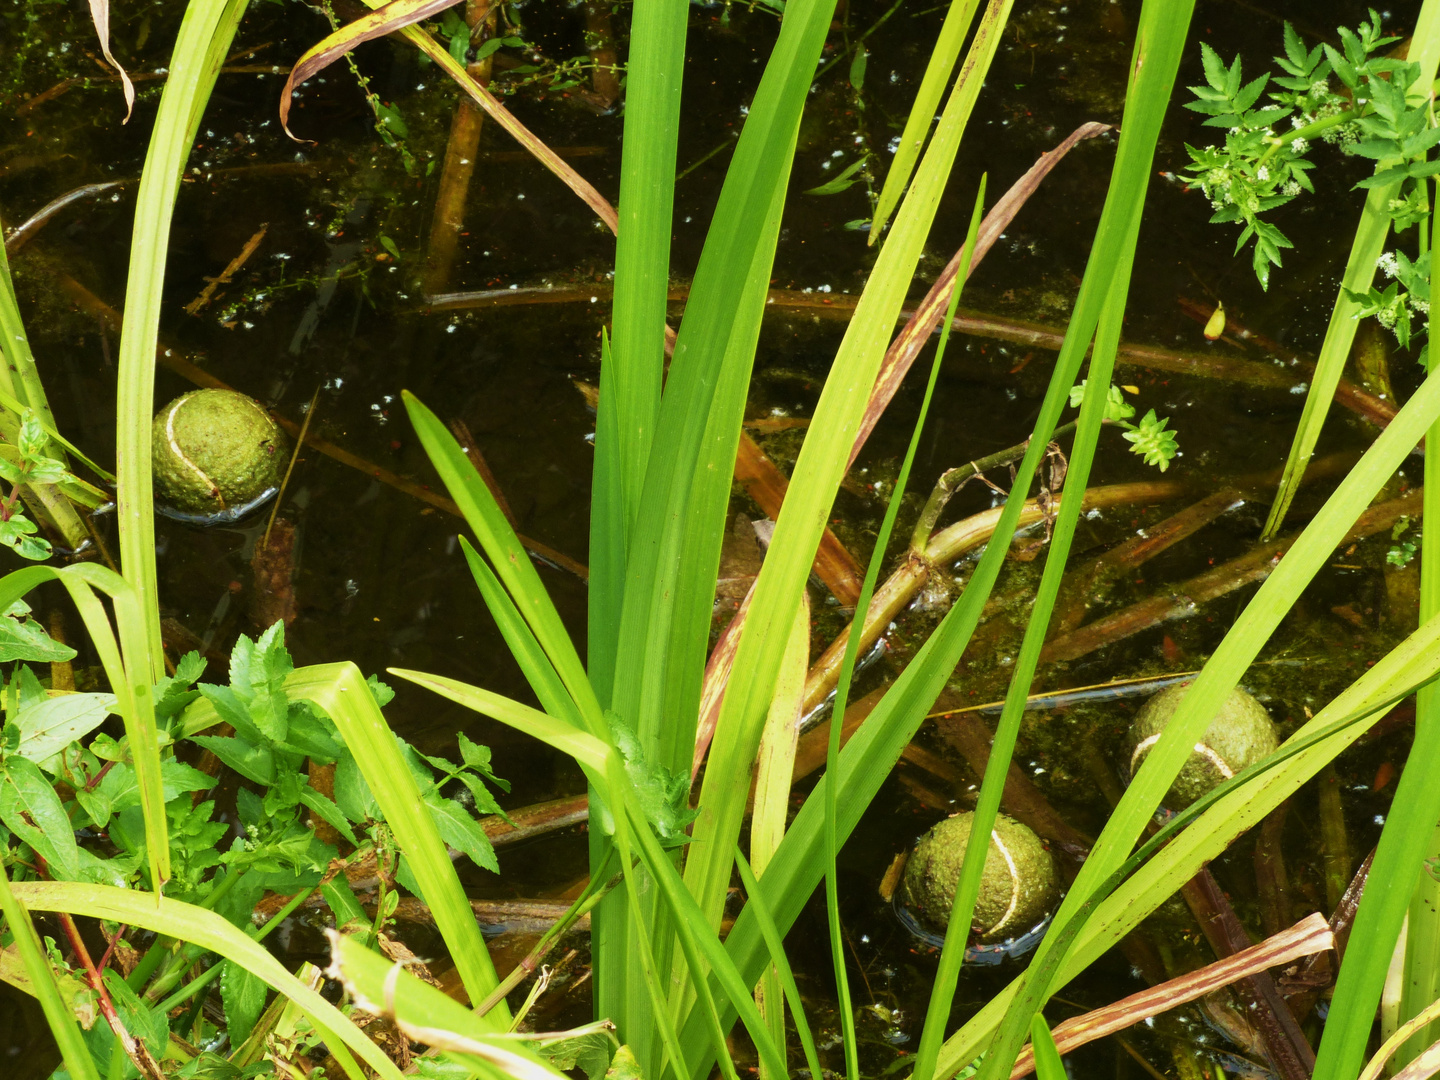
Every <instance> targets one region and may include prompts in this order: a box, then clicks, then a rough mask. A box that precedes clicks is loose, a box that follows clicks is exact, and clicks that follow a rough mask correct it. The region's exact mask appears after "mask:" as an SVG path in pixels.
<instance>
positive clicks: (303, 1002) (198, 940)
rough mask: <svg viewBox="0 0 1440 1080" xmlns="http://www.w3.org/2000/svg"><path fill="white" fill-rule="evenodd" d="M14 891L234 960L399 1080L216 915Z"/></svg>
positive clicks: (52, 889) (127, 898) (110, 892)
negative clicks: (142, 929)
mask: <svg viewBox="0 0 1440 1080" xmlns="http://www.w3.org/2000/svg"><path fill="white" fill-rule="evenodd" d="M11 888H12V890H13V891H14V894H15V898H16V899H17V900H19V901H20V903H22V904H24V905H25V906H26V907H28V908H29V909H30V910H31V911H65V912H69V913H70V914H71V915H84V916H87V917H89V918H92V919H108V920H111V921H113V922H121V923H126V924H128V925H130V926H139V927H142V928H144V929H146V930H153V931H155V932H156V933H160V934H168V935H172V936H174V937H178V938H181V939H183V940H185V941H188V942H190V943H192V944H194V945H199V946H200V947H201V948H204V949H208V950H209V951H210V952H213V953H218V954H219V955H220V956H223V957H225V958H226V959H227V960H233V961H235V963H237V964H239V965H240V966H241V967H243V968H244V969H245V970H246V971H248V972H250V973H251V974H253V975H255V976H257V977H259V978H261V979H263V980H264V981H265V982H266V983H267V984H268V985H269V986H270V987H271V988H272V989H274V990H277V991H278V992H280V993H281V994H283V995H285V997H287V998H289V999H290V1000H291V1001H293V1002H295V1004H296V1005H298V1006H300V1008H301V1009H303V1010H304V1011H305V1013H306V1014H307V1015H309V1017H310V1018H311V1020H312V1022H313V1023H314V1024H315V1026H316V1030H317V1031H319V1032H320V1034H321V1035H322V1037H324V1038H325V1039H326V1040H327V1041H330V1040H335V1041H337V1042H339V1043H343V1044H344V1045H345V1046H347V1047H349V1048H350V1049H351V1050H353V1051H354V1052H355V1053H356V1055H358V1056H359V1057H360V1059H361V1060H362V1061H364V1062H365V1064H366V1065H369V1066H370V1068H372V1069H374V1070H375V1071H376V1072H377V1073H379V1074H380V1075H381V1076H383V1077H385V1078H386V1080H401V1073H400V1070H399V1069H398V1068H396V1067H395V1063H394V1062H392V1061H391V1060H390V1059H389V1058H388V1057H386V1056H385V1053H384V1051H382V1050H381V1049H380V1048H379V1047H378V1046H376V1045H375V1044H374V1043H373V1042H371V1041H370V1040H369V1039H368V1038H367V1037H366V1036H365V1034H364V1033H363V1032H361V1031H360V1029H359V1028H357V1027H356V1026H355V1025H354V1024H353V1023H351V1022H350V1021H349V1020H348V1019H346V1018H345V1016H344V1015H343V1014H342V1013H341V1012H340V1010H339V1009H337V1008H335V1006H334V1005H331V1004H330V1003H329V1002H328V1001H326V1000H325V999H324V998H323V997H321V996H320V995H319V994H318V993H316V992H315V991H314V990H311V989H310V988H309V987H307V986H305V985H304V984H303V983H301V982H300V981H299V980H298V979H296V978H295V976H293V975H291V974H290V973H289V972H288V971H286V970H285V969H284V967H282V966H281V965H280V961H278V960H276V959H275V958H274V957H273V956H271V955H270V952H269V950H267V949H266V948H265V947H264V946H263V945H261V944H260V943H259V942H257V941H254V940H252V939H251V938H250V937H249V936H248V935H247V934H246V933H245V932H244V931H243V930H240V929H239V928H237V927H235V926H232V925H231V924H230V923H229V922H227V921H226V920H225V919H224V918H222V917H221V916H219V915H217V914H215V913H214V912H213V911H206V910H205V909H204V908H200V907H196V906H195V905H194V904H186V903H182V902H181V901H179V900H171V899H169V898H168V897H152V896H150V895H149V894H148V893H139V892H135V891H133V890H130V889H117V888H114V887H112V886H109V885H80V884H76V883H73V882H62V881H27V882H22V883H17V884H15V885H13V886H11ZM472 921H473V919H472Z"/></svg>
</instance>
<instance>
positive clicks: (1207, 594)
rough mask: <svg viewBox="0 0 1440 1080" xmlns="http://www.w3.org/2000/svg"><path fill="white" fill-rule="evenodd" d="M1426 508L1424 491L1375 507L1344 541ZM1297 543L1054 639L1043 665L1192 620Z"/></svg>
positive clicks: (1282, 543)
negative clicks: (1152, 628)
mask: <svg viewBox="0 0 1440 1080" xmlns="http://www.w3.org/2000/svg"><path fill="white" fill-rule="evenodd" d="M1421 508H1422V499H1421V489H1420V488H1415V489H1413V490H1411V491H1410V492H1408V493H1406V494H1405V495H1403V496H1401V497H1400V498H1398V499H1392V500H1390V501H1389V502H1385V503H1381V504H1380V505H1378V506H1372V507H1370V509H1368V510H1366V511H1365V512H1364V513H1363V514H1361V515H1360V517H1359V519H1358V520H1357V521H1356V522H1355V524H1354V525H1353V526H1352V527H1351V529H1350V531H1349V532H1347V533H1346V534H1345V538H1344V540H1342V541H1341V543H1342V544H1343V543H1347V542H1349V541H1352V540H1359V539H1361V538H1363V537H1366V536H1373V535H1374V534H1375V533H1378V532H1380V531H1382V530H1384V529H1388V528H1390V527H1391V526H1392V525H1394V524H1395V523H1396V522H1397V521H1399V520H1400V519H1401V518H1402V517H1409V518H1418V517H1419V516H1420V511H1421ZM1294 543H1295V537H1294V536H1286V537H1283V538H1282V539H1279V540H1273V541H1271V542H1270V543H1268V544H1264V545H1262V546H1260V547H1258V548H1255V549H1254V550H1253V551H1250V552H1248V553H1246V554H1245V555H1242V556H1240V557H1239V558H1238V559H1232V560H1231V561H1230V562H1228V563H1225V564H1223V565H1221V566H1217V567H1215V568H1214V569H1212V570H1207V571H1206V572H1205V573H1203V574H1200V575H1199V576H1198V577H1193V578H1191V579H1190V580H1189V581H1185V582H1181V583H1180V584H1178V585H1173V586H1170V587H1168V588H1167V589H1166V590H1165V592H1164V593H1161V594H1157V595H1155V596H1151V597H1148V598H1147V599H1145V600H1141V601H1139V602H1138V603H1136V604H1132V605H1131V606H1130V607H1128V608H1125V609H1124V610H1123V611H1117V612H1115V613H1114V614H1113V615H1107V616H1105V617H1104V618H1100V619H1096V620H1095V621H1094V622H1092V623H1089V624H1087V625H1085V626H1082V627H1081V628H1080V629H1078V630H1075V631H1072V632H1071V633H1069V634H1065V635H1062V636H1061V637H1058V638H1055V639H1054V640H1052V641H1050V642H1048V643H1047V644H1046V646H1045V650H1044V652H1042V653H1041V654H1040V659H1041V662H1042V663H1048V662H1053V661H1057V660H1074V659H1077V658H1078V657H1081V656H1084V655H1086V654H1087V653H1091V652H1094V651H1095V650H1096V649H1099V648H1101V647H1103V646H1105V645H1112V644H1114V643H1115V642H1117V641H1121V640H1123V639H1124V638H1127V637H1131V636H1133V635H1135V634H1138V633H1140V632H1141V631H1142V630H1148V629H1150V628H1151V627H1153V626H1158V625H1160V624H1161V623H1163V622H1169V621H1171V620H1174V619H1186V618H1189V617H1190V616H1191V615H1194V614H1196V613H1197V612H1198V611H1199V610H1200V606H1201V605H1202V604H1206V603H1208V602H1209V601H1211V600H1215V599H1218V598H1219V597H1221V596H1224V595H1226V594H1227V593H1231V592H1234V591H1235V590H1236V589H1238V588H1240V587H1241V586H1242V585H1247V584H1249V583H1251V582H1256V581H1263V580H1264V579H1265V578H1267V577H1269V576H1270V573H1271V571H1273V570H1274V569H1275V567H1276V566H1277V565H1278V564H1279V562H1280V557H1281V556H1282V555H1284V554H1285V552H1286V550H1287V549H1288V548H1289V547H1290V546H1291V545H1292V544H1294Z"/></svg>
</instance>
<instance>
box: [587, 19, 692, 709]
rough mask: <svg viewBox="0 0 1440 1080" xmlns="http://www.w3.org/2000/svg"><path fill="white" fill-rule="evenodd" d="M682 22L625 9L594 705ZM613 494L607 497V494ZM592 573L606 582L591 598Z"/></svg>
mask: <svg viewBox="0 0 1440 1080" xmlns="http://www.w3.org/2000/svg"><path fill="white" fill-rule="evenodd" d="M688 18H689V11H688V9H686V8H685V7H684V6H683V5H679V4H672V3H666V2H664V0H637V2H636V3H635V5H634V7H633V8H632V18H631V24H630V60H629V65H628V67H627V72H628V74H627V78H626V81H625V132H624V141H625V153H624V154H623V155H622V157H621V162H620V205H619V208H618V211H617V213H618V216H619V227H618V230H617V232H616V241H615V297H614V306H613V314H612V324H613V326H614V332H613V336H612V337H611V339H610V342H609V351H608V353H606V354H605V356H604V357H603V360H602V363H601V366H600V400H601V401H602V402H603V403H604V407H603V408H602V409H601V410H600V411H599V415H598V416H597V417H596V425H595V474H596V485H595V487H596V489H597V490H598V491H604V492H605V495H609V496H612V497H614V498H613V501H611V499H607V498H606V497H604V495H602V496H601V497H599V498H596V499H594V500H593V507H594V510H593V511H592V515H593V516H592V521H591V551H592V556H591V582H590V588H591V593H590V595H591V600H592V604H594V605H595V607H596V609H597V610H593V611H592V612H591V620H590V623H591V628H592V635H591V642H590V668H591V672H592V676H593V677H594V678H595V680H596V681H597V683H603V686H597V692H599V694H600V698H601V700H602V701H608V700H609V698H610V686H609V681H610V679H611V677H612V676H613V674H614V669H615V656H616V649H617V647H618V636H617V633H616V631H617V629H618V627H619V623H620V616H621V610H622V606H623V605H622V601H621V597H622V593H621V591H620V590H621V588H622V586H623V577H624V572H625V562H626V554H627V552H628V549H629V539H630V533H631V531H632V530H633V529H634V527H635V520H636V518H637V517H638V515H639V512H640V498H641V493H642V490H643V488H644V484H645V468H646V465H647V464H648V462H649V460H650V448H651V444H652V442H653V440H654V438H655V428H656V425H657V423H658V421H659V416H660V388H661V384H662V382H663V379H664V365H665V305H666V295H667V293H668V291H669V288H670V237H671V233H672V224H673V223H672V220H671V219H672V215H673V208H674V200H675V184H674V177H675V154H676V147H677V145H678V142H679V135H680V90H681V83H682V80H683V77H684V70H685V29H686V22H687V20H688ZM607 399H608V400H607ZM612 472H613V474H614V475H613V476H612V475H611V474H612ZM612 485H613V487H614V488H615V489H616V490H610V488H611V487H612ZM597 549H598V550H602V551H604V552H605V553H606V554H605V555H604V557H602V559H601V560H600V563H599V566H598V567H597V565H596V562H595V559H594V555H593V552H595V551H596V550H597ZM597 569H598V570H599V572H600V574H601V575H602V576H603V577H604V578H605V580H602V581H601V582H599V583H598V584H599V588H598V589H597V588H596V585H597V582H596V580H595V575H596V572H597ZM597 630H598V631H599V636H598V638H597V637H596V635H595V633H594V632H595V631H597Z"/></svg>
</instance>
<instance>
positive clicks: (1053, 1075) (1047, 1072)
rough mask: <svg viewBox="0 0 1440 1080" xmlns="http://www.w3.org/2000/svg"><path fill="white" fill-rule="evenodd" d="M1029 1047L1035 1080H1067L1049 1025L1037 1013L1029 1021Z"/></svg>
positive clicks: (1063, 1064)
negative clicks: (1031, 1051)
mask: <svg viewBox="0 0 1440 1080" xmlns="http://www.w3.org/2000/svg"><path fill="white" fill-rule="evenodd" d="M1030 1046H1031V1048H1032V1049H1033V1050H1034V1052H1035V1080H1068V1077H1067V1074H1066V1072H1065V1063H1064V1062H1063V1061H1061V1060H1060V1050H1059V1048H1058V1047H1057V1046H1056V1045H1055V1037H1054V1036H1053V1035H1051V1034H1050V1025H1049V1024H1047V1023H1045V1017H1043V1016H1041V1015H1040V1014H1039V1013H1036V1014H1035V1015H1034V1017H1032V1018H1031V1020H1030Z"/></svg>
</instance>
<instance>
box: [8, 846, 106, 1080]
mask: <svg viewBox="0 0 1440 1080" xmlns="http://www.w3.org/2000/svg"><path fill="white" fill-rule="evenodd" d="M0 914H3V915H4V916H5V922H6V923H7V924H8V925H9V927H10V933H11V935H12V936H13V937H14V939H15V948H16V949H17V950H18V951H19V953H20V959H21V960H22V961H23V962H24V965H25V974H26V975H27V976H29V980H30V985H29V989H30V991H31V992H32V993H33V994H34V995H35V997H36V998H37V999H38V1000H39V1002H40V1010H41V1011H42V1012H43V1013H44V1014H45V1023H47V1024H48V1025H49V1026H50V1034H51V1035H52V1036H53V1037H54V1039H55V1045H56V1046H57V1047H58V1048H59V1050H60V1057H61V1059H62V1060H63V1061H64V1062H65V1070H66V1071H67V1072H68V1073H69V1074H70V1076H71V1077H72V1080H100V1074H99V1073H98V1072H97V1071H96V1069H95V1060H94V1059H93V1058H92V1057H91V1056H90V1050H89V1048H88V1047H86V1045H85V1037H84V1036H83V1035H81V1033H80V1025H79V1024H78V1023H76V1021H75V1014H74V1013H73V1012H71V1011H70V1009H69V1007H68V1006H67V1005H66V1004H65V999H64V998H63V997H62V996H61V993H60V984H59V983H58V982H57V981H56V979H55V972H54V971H53V970H52V969H51V967H50V961H49V959H48V958H47V957H46V956H45V947H44V946H43V945H41V944H40V935H39V934H37V933H36V932H35V924H34V923H33V922H32V921H31V919H30V912H28V911H27V910H25V907H24V905H22V904H21V903H20V901H19V900H17V899H16V898H15V894H14V893H13V892H12V891H11V888H10V879H9V878H8V877H7V876H6V874H5V867H4V864H3V863H0Z"/></svg>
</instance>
